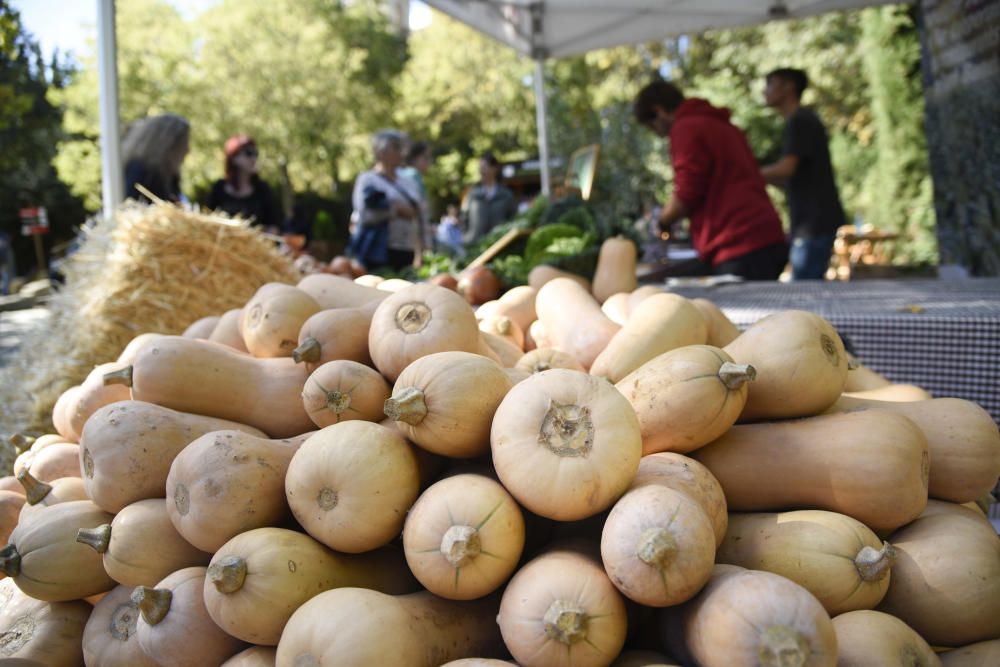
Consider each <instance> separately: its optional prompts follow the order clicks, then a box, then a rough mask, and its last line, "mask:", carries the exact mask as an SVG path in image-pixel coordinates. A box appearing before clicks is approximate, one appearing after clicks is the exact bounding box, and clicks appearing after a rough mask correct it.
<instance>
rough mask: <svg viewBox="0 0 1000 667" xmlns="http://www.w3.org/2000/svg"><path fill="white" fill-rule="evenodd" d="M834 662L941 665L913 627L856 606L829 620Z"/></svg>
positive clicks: (861, 666)
mask: <svg viewBox="0 0 1000 667" xmlns="http://www.w3.org/2000/svg"><path fill="white" fill-rule="evenodd" d="M833 629H834V630H835V631H836V633H837V646H838V648H839V651H840V655H839V657H838V658H837V664H838V665H850V666H851V667H883V666H884V665H912V666H913V667H941V659H940V658H938V657H937V655H936V654H935V653H934V651H933V650H932V649H931V647H930V646H928V644H927V642H925V641H924V640H923V638H922V637H921V636H920V635H918V634H917V633H916V632H914V631H913V628H911V627H910V626H908V625H907V624H906V623H903V622H902V621H901V620H899V619H898V618H896V617H894V616H890V615H889V614H883V613H882V612H879V611H871V610H868V609H860V610H857V611H850V612H847V613H846V614H841V615H840V616H837V617H836V618H834V619H833Z"/></svg>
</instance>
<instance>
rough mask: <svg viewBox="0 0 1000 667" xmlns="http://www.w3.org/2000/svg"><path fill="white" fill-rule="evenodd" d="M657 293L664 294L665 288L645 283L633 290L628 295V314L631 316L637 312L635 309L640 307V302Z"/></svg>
mask: <svg viewBox="0 0 1000 667" xmlns="http://www.w3.org/2000/svg"><path fill="white" fill-rule="evenodd" d="M656 294H663V288H662V287H658V286H656V285H643V286H642V287H639V288H637V289H634V290H632V293H631V294H629V295H628V314H629V317H631V316H632V313H634V312H635V309H636V308H638V307H639V304H640V303H642V302H643V301H645V300H646V299H648V298H649V297H651V296H654V295H656Z"/></svg>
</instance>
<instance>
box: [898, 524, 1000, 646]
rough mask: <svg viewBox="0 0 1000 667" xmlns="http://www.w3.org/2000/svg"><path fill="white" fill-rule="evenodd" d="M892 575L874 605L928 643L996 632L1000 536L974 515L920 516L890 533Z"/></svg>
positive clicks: (967, 640)
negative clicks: (892, 551)
mask: <svg viewBox="0 0 1000 667" xmlns="http://www.w3.org/2000/svg"><path fill="white" fill-rule="evenodd" d="M889 541H890V542H891V543H892V545H893V547H894V548H895V549H896V563H895V564H894V565H893V568H892V579H891V581H890V582H889V591H888V592H887V593H886V595H885V598H884V599H883V600H882V604H881V605H880V606H879V608H878V609H879V611H884V612H886V613H889V614H892V615H893V616H895V617H897V618H899V619H900V620H902V621H903V622H904V623H906V624H907V625H909V626H910V627H911V628H913V629H914V630H916V631H917V632H918V633H919V634H920V636H921V637H923V638H924V639H926V640H927V641H928V642H929V643H930V644H931V645H933V646H964V645H965V644H971V643H973V642H979V641H985V640H987V639H995V638H997V637H1000V540H997V535H996V530H995V529H994V528H993V526H991V525H989V524H987V523H985V522H984V521H982V520H981V519H979V518H978V517H975V516H968V515H965V516H963V515H962V514H959V513H957V512H943V513H934V514H931V515H929V516H923V517H920V518H919V519H917V520H916V521H914V522H913V523H911V524H909V525H908V526H905V527H903V528H901V529H900V530H898V531H896V532H895V533H893V534H892V536H891V537H890V538H889Z"/></svg>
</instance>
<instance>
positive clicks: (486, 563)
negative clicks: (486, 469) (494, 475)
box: [403, 474, 524, 600]
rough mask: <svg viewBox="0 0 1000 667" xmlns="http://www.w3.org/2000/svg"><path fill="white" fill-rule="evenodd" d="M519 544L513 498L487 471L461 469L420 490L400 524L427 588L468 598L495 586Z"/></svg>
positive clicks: (510, 568)
mask: <svg viewBox="0 0 1000 667" xmlns="http://www.w3.org/2000/svg"><path fill="white" fill-rule="evenodd" d="M523 548H524V518H523V517H522V516H521V510H520V508H518V506H517V503H516V502H514V499H513V498H512V497H511V496H510V494H509V493H507V491H505V490H504V488H503V487H502V486H500V484H498V483H497V482H495V481H493V480H492V479H490V478H488V477H484V476H482V475H475V474H461V475H455V476H453V477H448V478H446V479H443V480H441V481H440V482H437V483H436V484H434V485H432V486H431V487H430V488H428V489H427V490H426V491H424V492H423V494H421V496H420V498H419V499H418V500H417V502H416V504H415V505H414V506H413V508H412V509H411V510H410V513H409V515H408V516H407V518H406V525H405V526H404V527H403V549H404V550H405V552H406V562H407V564H409V566H410V570H411V571H412V572H413V574H414V576H415V577H416V578H417V579H418V580H419V581H420V583H421V584H423V585H424V587H425V588H427V590H429V591H430V592H432V593H434V594H435V595H440V596H441V597H443V598H449V599H452V600H474V599H476V598H480V597H483V596H484V595H489V594H490V593H492V592H493V591H495V590H496V589H497V588H499V587H500V586H501V585H503V583H504V582H505V581H507V579H508V578H509V577H510V575H511V574H512V573H513V572H514V568H515V567H517V563H518V560H519V559H520V558H521V550H522V549H523Z"/></svg>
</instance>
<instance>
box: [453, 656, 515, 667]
mask: <svg viewBox="0 0 1000 667" xmlns="http://www.w3.org/2000/svg"><path fill="white" fill-rule="evenodd" d="M504 665H511V666H512V667H517V663H514V662H508V661H506V660H494V659H493V658H462V659H461V660H452V661H451V662H446V663H445V664H443V665H441V667H504Z"/></svg>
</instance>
